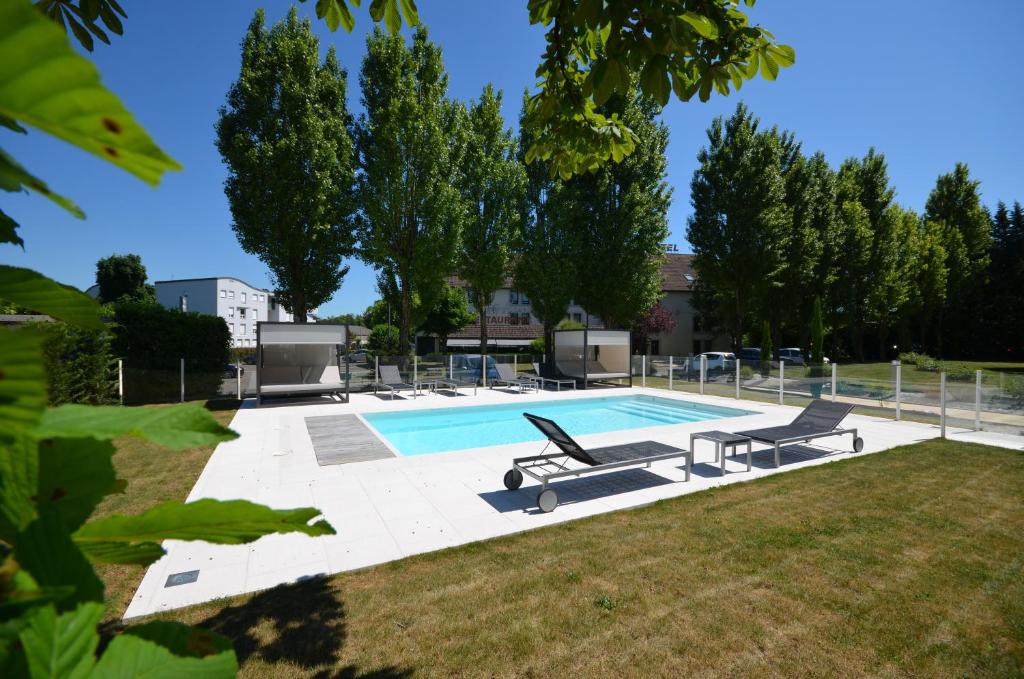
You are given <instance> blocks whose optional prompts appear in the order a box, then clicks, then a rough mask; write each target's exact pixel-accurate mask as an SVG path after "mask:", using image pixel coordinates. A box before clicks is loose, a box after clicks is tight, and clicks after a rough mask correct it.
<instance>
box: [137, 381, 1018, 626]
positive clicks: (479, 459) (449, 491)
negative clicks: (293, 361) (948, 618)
mask: <svg viewBox="0 0 1024 679" xmlns="http://www.w3.org/2000/svg"><path fill="white" fill-rule="evenodd" d="M642 393H646V394H650V395H655V396H660V397H664V398H675V399H681V400H689V401H695V402H699V403H707V404H712V405H720V406H726V407H733V408H742V409H746V410H753V411H757V414H753V415H746V416H743V417H735V418H728V419H722V420H714V421H704V422H696V423H690V424H673V425H662V426H657V427H650V428H644V429H631V430H627V431H619V432H611V433H605V434H595V435H589V436H580V437H578V440H579V442H580V443H581V444H582V445H584V446H586V447H596V446H604V445H612V444H616V443H627V442H631V441H640V440H654V441H660V442H662V443H667V444H669V445H674V446H678V447H681V448H688V447H689V435H690V434H691V433H693V432H698V431H706V430H709V429H725V430H729V431H736V430H742V429H752V428H756V427H764V426H774V425H779V424H785V423H788V422H789V421H790V420H792V418H793V417H794V416H795V414H796V413H797V412H799V410H798V409H797V408H793V407H788V406H778V405H770V404H765V403H758V402H754V401H736V400H733V399H726V398H720V397H714V396H698V395H695V394H690V393H682V392H667V391H664V390H660V389H647V390H644V389H639V388H634V389H628V388H621V389H601V390H591V391H575V392H574V391H563V392H561V393H554V392H541V393H539V394H532V393H530V394H513V393H509V392H507V391H501V390H493V391H492V390H490V389H480V390H479V393H478V395H476V396H472V395H468V396H464V397H461V398H452V397H446V396H441V395H437V394H430V395H425V396H421V397H420V398H417V399H415V400H412V399H406V400H399V399H395V401H393V402H392V401H390V400H387V399H383V400H382V399H379V398H377V397H375V396H372V395H368V394H355V395H353V396H352V402H351V403H350V404H343V403H325V404H313V405H308V404H306V405H288V406H272V407H264V408H259V409H257V408H255V407H254V406H255V404H254V403H253V402H247V403H246V406H245V407H243V408H242V409H241V410H239V411H238V413H237V414H236V415H235V418H234V419H233V420H232V422H231V427H232V429H234V430H235V431H237V432H238V433H239V435H240V436H239V438H238V439H236V440H234V441H230V442H227V443H222V444H220V445H219V446H217V449H216V450H215V451H214V453H213V455H212V456H211V457H210V460H209V462H208V463H207V465H206V468H205V469H204V470H203V472H202V474H201V475H200V477H199V479H198V481H197V482H196V485H195V487H194V488H193V489H192V492H191V493H190V494H189V496H188V500H189V501H192V500H198V499H200V498H217V499H221V500H229V499H247V500H253V501H256V502H260V503H263V504H267V505H270V506H271V507H275V508H282V509H283V508H291V507H304V506H307V507H308V506H315V507H317V508H319V509H320V510H321V511H322V512H323V514H324V516H325V517H326V519H327V520H328V521H330V523H331V524H332V525H333V526H334V528H335V529H336V531H337V535H333V536H324V537H317V538H310V537H307V536H305V535H301V534H287V535H270V536H267V537H264V538H262V539H260V540H258V541H256V542H255V543H252V544H249V545H238V546H233V545H210V544H207V543H203V542H179V541H167V542H165V543H164V547H165V548H166V549H167V552H168V553H167V554H166V555H165V556H164V557H163V558H162V559H160V560H159V561H157V562H156V563H154V564H153V565H152V566H150V567H149V569H148V571H147V572H146V575H145V577H144V578H143V580H142V583H141V585H140V586H139V589H138V591H137V592H136V593H135V596H134V597H133V599H132V601H131V603H130V605H129V606H128V610H127V611H126V613H125V617H126V618H130V617H135V616H140V615H147V614H150V613H157V612H160V611H165V610H169V609H173V608H178V607H181V606H187V605H190V604H196V603H201V602H204V601H209V600H212V599H216V598H220V597H225V596H232V595H236V594H242V593H245V592H254V591H258V590H262V589H267V588H270V587H273V586H275V585H279V584H283V583H287V582H294V581H296V580H299V579H302V578H306V577H311V576H316V575H320V574H329V573H338V572H341V571H347V570H352V569H357V568H362V567H366V566H370V565H373V564H379V563H383V562H387V561H392V560H395V559H400V558H403V557H406V556H410V555H413V554H418V553H421V552H429V551H433V550H437V549H443V548H445V547H451V546H454V545H460V544H464V543H468V542H473V541H476V540H484V539H487V538H493V537H497V536H500V535H507V534H510V533H516V532H519V531H524V530H529V529H532V528H538V527H541V526H546V525H549V524H553V523H559V522H563V521H569V520H572V519H577V518H580V517H584V516H591V515H594V514H601V513H603V512H609V511H613V510H618V509H625V508H629V507H636V506H640V505H644V504H648V503H651V502H654V501H656V500H661V499H664V498H670V497H675V496H679V495H685V494H687V493H693V492H696V491H700V490H704V489H706V488H710V487H713V486H719V485H723V484H727V483H738V482H742V481H749V480H751V479H755V478H758V477H762V476H768V475H770V474H776V473H785V472H787V471H791V470H794V469H799V468H802V467H807V466H810V465H816V464H825V463H828V462H834V461H836V460H842V459H845V458H848V457H852V456H853V453H851V452H849V451H850V450H851V447H850V437H849V436H844V437H835V438H829V439H822V440H820V441H818V442H816V443H820V444H821V445H819V446H815V448H818V449H820V450H821V451H822V453H830V454H827V455H824V456H814V455H808V454H806V450H805V451H803V452H800V451H791V452H789V453H788V454H787V452H785V451H784V453H783V460H782V462H783V464H782V466H781V467H780V468H779V469H776V468H774V467H773V466H772V455H771V454H770V452H768V450H769V449H767V448H765V447H759V446H755V451H756V450H761V451H762V452H760V453H757V452H755V454H754V467H753V469H752V470H751V471H750V472H747V471H746V455H745V454H741V455H737V456H736V457H735V458H729V459H728V461H727V463H726V469H727V472H728V473H727V474H726V475H725V476H724V477H723V476H720V475H719V467H718V465H717V464H716V463H713V462H712V460H713V458H714V447H713V444H711V443H709V442H706V441H704V442H701V441H698V442H697V446H696V447H697V453H696V455H695V459H694V465H693V475H692V477H691V480H690V481H689V482H684V473H683V460H682V459H677V460H669V461H666V462H662V463H658V464H655V465H654V466H653V467H652V468H651V469H649V470H648V469H627V470H623V471H617V472H609V473H607V474H597V475H591V476H589V477H588V476H584V477H582V478H579V479H572V480H568V481H562V482H556V484H554V485H553V487H554V488H555V489H556V490H557V491H558V496H559V506H558V507H557V509H555V511H554V512H552V513H550V514H544V513H541V512H540V511H539V510H538V509H537V507H536V495H537V488H538V485H537V484H536V483H535V482H534V481H533V480H532V479H529V478H527V479H526V481H525V483H524V484H523V487H522V488H520V489H519V490H517V491H508V490H506V489H505V487H504V485H503V483H502V476H503V475H504V473H505V471H506V470H508V469H509V466H510V461H511V459H512V458H514V457H521V456H524V455H531V454H536V453H538V452H539V451H540V449H541V448H542V447H543V444H542V443H538V442H533V443H524V444H515V445H501V446H493V447H488V448H476V449H469V450H461V451H456V452H448V453H436V454H432V455H420V456H413V457H395V458H391V459H386V460H374V461H369V462H357V463H351V464H343V465H335V466H324V467H321V466H319V465H318V464H317V462H316V458H315V456H314V452H313V445H312V442H311V441H310V438H309V435H308V433H307V431H306V427H305V424H304V419H305V418H306V417H314V416H319V415H331V414H339V415H341V414H351V413H368V412H376V411H385V410H410V409H421V408H443V407H462V406H473V405H485V404H493V403H515V402H528V401H541V400H543V401H548V400H554V399H577V398H588V397H590V398H592V397H595V396H612V395H628V394H642ZM844 425H845V426H848V427H857V428H858V429H859V430H860V435H861V437H863V439H864V442H865V446H864V451H863V452H862V453H860V455H869V454H871V453H875V452H879V451H881V450H885V449H888V448H892V447H894V446H898V445H904V444H908V443H915V442H918V441H923V440H926V439H931V438H935V437H937V436H938V435H939V431H938V428H937V427H934V426H930V425H924V424H916V423H911V422H894V421H891V420H882V419H877V418H873V417H864V416H858V415H851V416H849V417H848V418H847V420H846V421H845V422H844ZM956 436H957V438H961V435H959V434H957V435H956ZM962 438H963V439H964V440H974V441H977V442H982V443H989V444H993V445H1003V446H1006V447H1018V448H1019V447H1020V439H1015V438H1011V437H999V436H994V435H985V434H981V433H972V434H964V435H963V436H962ZM169 454H170V453H169ZM129 492H130V489H129ZM195 570H198V571H199V575H198V579H197V580H196V581H195V582H192V583H189V584H181V585H176V586H171V587H166V586H165V583H166V581H167V578H168V576H169V575H171V574H175V573H181V572H186V571H195Z"/></svg>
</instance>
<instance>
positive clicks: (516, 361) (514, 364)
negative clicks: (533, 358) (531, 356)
mask: <svg viewBox="0 0 1024 679" xmlns="http://www.w3.org/2000/svg"><path fill="white" fill-rule="evenodd" d="M512 374H513V375H518V374H519V354H512Z"/></svg>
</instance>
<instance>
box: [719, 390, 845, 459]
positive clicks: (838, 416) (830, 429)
mask: <svg viewBox="0 0 1024 679" xmlns="http://www.w3.org/2000/svg"><path fill="white" fill-rule="evenodd" d="M851 410H853V405H852V404H850V403H835V402H832V401H821V400H815V401H811V403H810V405H808V406H807V407H806V408H804V411H803V412H802V413H800V414H799V415H797V416H796V419H795V420H793V421H792V422H791V423H789V424H785V425H782V426H781V427H766V428H764V429H751V430H750V431H738V432H736V433H737V434H740V435H742V436H749V437H750V438H752V439H754V440H755V441H760V442H762V443H770V444H772V445H773V446H775V466H776V467H778V466H779V462H780V455H779V448H780V447H782V446H784V445H786V444H789V443H806V442H807V441H810V440H812V439H820V438H825V437H826V436H842V435H843V434H850V435H852V436H853V452H855V453H859V452H860V451H862V450H864V439H862V438H860V437H859V436H857V430H856V429H837V428H836V427H838V426H839V423H840V422H842V421H843V419H844V418H845V417H846V416H847V415H849V414H850V411H851Z"/></svg>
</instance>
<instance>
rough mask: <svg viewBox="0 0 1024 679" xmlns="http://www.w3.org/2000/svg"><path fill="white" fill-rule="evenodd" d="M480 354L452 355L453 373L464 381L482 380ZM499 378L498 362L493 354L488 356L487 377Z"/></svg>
mask: <svg viewBox="0 0 1024 679" xmlns="http://www.w3.org/2000/svg"><path fill="white" fill-rule="evenodd" d="M481 360H482V357H481V356H480V354H455V355H453V356H452V359H451V361H452V365H451V369H452V375H453V376H454V377H455V379H457V380H462V381H464V382H473V381H476V382H479V381H480V365H481V364H480V361H481ZM497 378H498V362H497V361H496V360H494V357H493V356H488V357H487V379H489V380H491V379H497Z"/></svg>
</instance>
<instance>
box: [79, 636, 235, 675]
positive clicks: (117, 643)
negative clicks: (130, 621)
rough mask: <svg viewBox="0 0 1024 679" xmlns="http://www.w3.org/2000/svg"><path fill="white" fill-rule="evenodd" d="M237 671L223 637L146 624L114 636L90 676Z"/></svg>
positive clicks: (232, 653)
mask: <svg viewBox="0 0 1024 679" xmlns="http://www.w3.org/2000/svg"><path fill="white" fill-rule="evenodd" d="M237 671H238V660H237V658H236V657H235V651H234V649H232V647H231V642H229V641H228V640H227V639H225V638H224V637H221V636H220V635H218V634H214V633H213V632H210V631H208V630H204V629H200V628H197V627H189V626H187V625H182V624H181V623H176V622H150V623H146V624H145V625H139V626H138V627H132V628H129V629H128V630H127V631H125V632H124V633H123V634H120V635H118V636H117V637H115V638H114V640H113V641H112V642H110V646H108V647H107V650H106V651H105V652H104V653H103V656H102V657H101V658H100V661H99V662H98V663H97V664H96V670H95V672H93V674H92V675H91V676H92V677H95V678H96V679H101V678H103V679H105V678H106V677H140V676H144V677H147V678H148V679H163V678H164V677H166V678H167V679H178V677H193V678H195V679H200V678H201V679H208V678H213V677H225V678H226V677H234V676H235V673H236V672H237Z"/></svg>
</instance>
